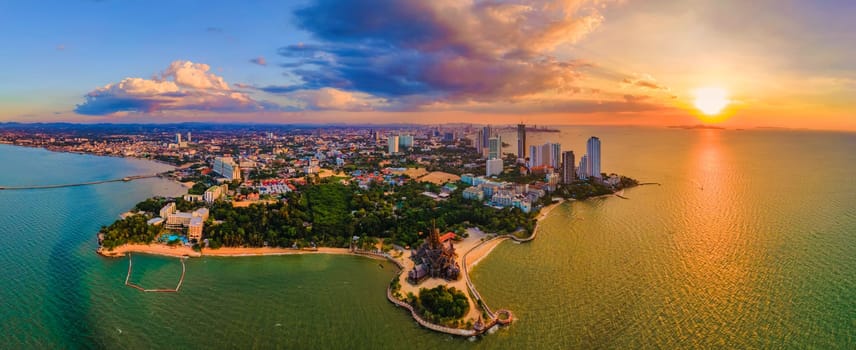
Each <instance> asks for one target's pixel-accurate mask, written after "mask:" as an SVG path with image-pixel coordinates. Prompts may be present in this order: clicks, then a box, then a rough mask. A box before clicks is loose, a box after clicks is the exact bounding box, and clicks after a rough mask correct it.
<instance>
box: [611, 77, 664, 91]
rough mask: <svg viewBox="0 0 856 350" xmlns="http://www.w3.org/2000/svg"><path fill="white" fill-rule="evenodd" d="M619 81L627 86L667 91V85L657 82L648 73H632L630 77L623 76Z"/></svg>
mask: <svg viewBox="0 0 856 350" xmlns="http://www.w3.org/2000/svg"><path fill="white" fill-rule="evenodd" d="M621 83H622V84H624V85H628V86H637V87H642V88H647V89H651V90H663V91H669V87H667V86H665V85H662V84H660V83H658V82H657V80H656V79H654V77H652V76H651V75H650V74H634V75H633V76H632V77H627V78H624V80H622V81H621Z"/></svg>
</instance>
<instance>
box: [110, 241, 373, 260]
mask: <svg viewBox="0 0 856 350" xmlns="http://www.w3.org/2000/svg"><path fill="white" fill-rule="evenodd" d="M96 252H97V253H98V254H99V255H101V256H104V257H108V258H121V257H124V256H125V255H127V254H128V253H140V254H149V255H160V256H168V257H175V258H183V257H191V258H200V257H206V256H208V257H245V256H279V255H301V254H335V255H360V256H364V255H363V254H355V253H353V252H351V251H350V250H349V249H347V248H327V247H321V248H318V249H317V250H302V249H292V248H272V247H260V248H246V247H223V248H219V249H207V248H205V249H202V251H201V252H197V251H195V250H193V249H192V248H190V247H187V246H168V245H166V244H158V243H156V244H123V245H120V246H118V247H116V248H113V250H112V251H111V250H107V249H105V248H103V247H99V248H98V249H97V250H96Z"/></svg>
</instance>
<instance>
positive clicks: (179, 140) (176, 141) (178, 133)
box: [175, 132, 181, 145]
mask: <svg viewBox="0 0 856 350" xmlns="http://www.w3.org/2000/svg"><path fill="white" fill-rule="evenodd" d="M175 143H177V144H179V145H180V144H181V133H180V132H177V133H175Z"/></svg>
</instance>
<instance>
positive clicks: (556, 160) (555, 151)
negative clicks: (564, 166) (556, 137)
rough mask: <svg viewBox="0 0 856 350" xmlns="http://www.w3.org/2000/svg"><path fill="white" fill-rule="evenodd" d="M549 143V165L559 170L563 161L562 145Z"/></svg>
mask: <svg viewBox="0 0 856 350" xmlns="http://www.w3.org/2000/svg"><path fill="white" fill-rule="evenodd" d="M547 145H549V146H547V148H548V152H549V153H548V154H549V155H548V159H547V160H548V161H547V165H549V166H550V167H551V168H553V169H556V170H559V165H560V164H561V161H562V145H560V144H558V143H548V144H547Z"/></svg>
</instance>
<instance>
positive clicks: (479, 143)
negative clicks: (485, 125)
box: [474, 129, 484, 157]
mask: <svg viewBox="0 0 856 350" xmlns="http://www.w3.org/2000/svg"><path fill="white" fill-rule="evenodd" d="M482 140H484V130H482V129H479V131H478V132H477V133H476V141H475V142H474V143H475V145H476V153H478V154H479V157H481V156H484V144H483V143H482Z"/></svg>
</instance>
